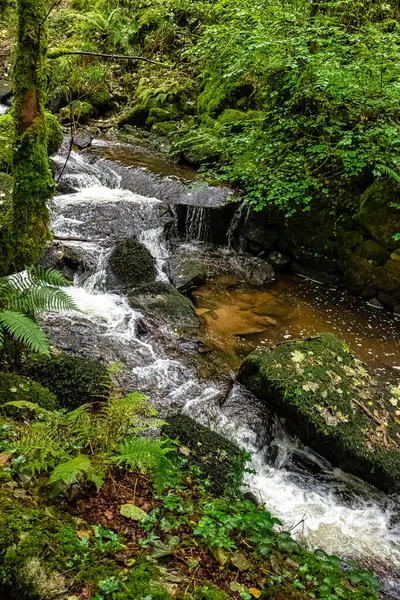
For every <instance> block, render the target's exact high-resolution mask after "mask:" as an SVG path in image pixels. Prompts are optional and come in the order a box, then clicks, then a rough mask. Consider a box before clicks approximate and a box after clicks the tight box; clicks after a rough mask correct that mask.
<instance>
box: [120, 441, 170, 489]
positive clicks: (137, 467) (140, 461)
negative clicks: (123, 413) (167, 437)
mask: <svg viewBox="0 0 400 600" xmlns="http://www.w3.org/2000/svg"><path fill="white" fill-rule="evenodd" d="M171 450H172V447H171V445H170V444H169V443H166V442H165V441H164V442H163V441H161V442H160V441H154V440H152V439H149V438H144V437H136V438H125V439H124V440H122V442H121V443H120V444H119V447H118V454H117V456H116V457H115V459H114V460H115V462H116V464H117V465H119V466H128V467H129V468H130V469H131V470H132V471H139V472H142V473H145V474H148V475H150V476H151V478H152V481H153V484H154V487H155V489H156V491H158V492H159V493H160V492H161V491H162V490H163V489H165V488H166V487H168V486H171V485H172V484H173V483H175V482H176V476H177V469H176V465H174V464H173V462H172V461H171V459H170V458H169V457H168V455H171Z"/></svg>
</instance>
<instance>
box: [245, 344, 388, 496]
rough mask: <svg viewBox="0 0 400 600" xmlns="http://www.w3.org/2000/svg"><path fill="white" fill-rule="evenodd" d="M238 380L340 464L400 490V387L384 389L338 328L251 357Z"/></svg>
mask: <svg viewBox="0 0 400 600" xmlns="http://www.w3.org/2000/svg"><path fill="white" fill-rule="evenodd" d="M239 381H240V382H241V383H242V384H243V385H245V386H246V387H247V388H248V389H249V390H250V391H251V392H252V393H253V394H255V395H256V396H257V397H258V398H259V399H260V400H261V401H262V402H265V403H266V404H268V405H269V406H271V407H272V408H273V409H274V410H275V411H276V412H277V413H278V415H280V416H281V417H284V418H286V419H287V420H288V423H289V426H290V427H291V430H292V432H293V433H294V434H295V435H296V436H298V437H299V438H300V439H301V440H302V441H303V442H304V443H306V444H307V445H309V446H310V447H311V448H313V449H314V450H316V451H317V452H319V453H321V454H322V455H324V456H326V457H327V458H328V459H329V460H330V461H331V462H332V463H333V464H334V465H337V466H339V467H340V468H342V469H343V470H345V471H349V472H351V473H353V474H355V475H358V476H360V477H362V478H364V479H365V480H367V481H369V482H370V483H372V484H374V485H376V486H377V487H379V488H381V489H383V490H384V491H386V492H389V493H393V492H399V491H400V443H399V442H400V427H399V419H398V418H397V416H396V410H397V403H399V404H400V390H399V389H398V388H397V389H395V388H383V389H380V388H379V386H378V384H377V382H376V381H375V380H374V378H373V377H372V376H371V375H370V374H369V373H368V372H367V370H366V369H365V368H364V366H363V364H362V363H361V362H360V361H359V360H357V359H356V358H355V357H354V355H353V354H352V352H351V351H350V350H349V348H347V346H346V345H345V344H343V343H342V342H341V341H340V340H339V339H338V338H337V337H336V336H334V335H333V334H328V333H324V334H321V335H319V336H315V337H314V338H312V339H310V340H307V341H297V342H294V343H283V344H281V345H279V346H277V347H276V348H274V349H273V350H260V351H256V352H254V353H253V354H251V355H250V356H248V357H247V358H246V359H245V360H244V362H243V363H242V366H241V368H240V371H239Z"/></svg>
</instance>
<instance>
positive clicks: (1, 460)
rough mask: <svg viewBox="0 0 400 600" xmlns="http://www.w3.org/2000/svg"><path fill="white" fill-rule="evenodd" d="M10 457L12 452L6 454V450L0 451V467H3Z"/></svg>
mask: <svg viewBox="0 0 400 600" xmlns="http://www.w3.org/2000/svg"><path fill="white" fill-rule="evenodd" d="M10 458H12V454H6V452H2V453H1V454H0V467H4V466H5V465H6V464H7V463H8V461H9V460H10Z"/></svg>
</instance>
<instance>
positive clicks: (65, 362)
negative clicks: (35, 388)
mask: <svg viewBox="0 0 400 600" xmlns="http://www.w3.org/2000/svg"><path fill="white" fill-rule="evenodd" d="M23 371H24V373H25V374H27V375H30V376H31V377H32V378H34V379H35V380H37V381H39V382H40V383H41V384H42V385H44V386H46V387H48V388H49V389H50V390H51V391H52V392H53V394H55V395H56V397H57V399H58V402H59V404H60V406H62V407H65V408H68V409H70V410H73V409H75V408H77V407H78V406H81V405H82V404H86V403H90V402H96V401H98V400H104V398H105V397H107V396H108V393H109V390H110V387H111V380H110V376H109V374H108V371H107V368H106V367H105V366H104V365H102V364H101V363H99V362H96V361H93V360H88V359H86V358H82V357H80V356H69V355H66V354H62V355H60V356H53V357H51V358H48V357H32V358H31V359H30V360H28V361H27V362H26V363H25V365H24V366H23Z"/></svg>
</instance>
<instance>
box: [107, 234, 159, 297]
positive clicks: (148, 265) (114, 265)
mask: <svg viewBox="0 0 400 600" xmlns="http://www.w3.org/2000/svg"><path fill="white" fill-rule="evenodd" d="M109 266H110V268H111V271H112V273H113V275H115V277H116V278H117V279H118V281H119V282H120V283H121V284H123V285H125V286H134V285H140V284H143V283H150V282H151V281H154V279H155V278H156V273H157V271H156V264H155V260H154V258H153V256H152V255H151V253H150V251H149V250H148V249H147V248H146V246H144V245H143V244H141V243H140V242H138V241H136V240H135V239H134V238H129V239H127V240H123V241H122V242H120V243H119V244H117V245H116V246H115V248H114V250H113V251H112V253H111V256H110V260H109Z"/></svg>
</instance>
